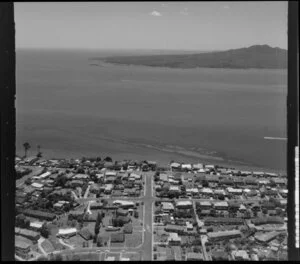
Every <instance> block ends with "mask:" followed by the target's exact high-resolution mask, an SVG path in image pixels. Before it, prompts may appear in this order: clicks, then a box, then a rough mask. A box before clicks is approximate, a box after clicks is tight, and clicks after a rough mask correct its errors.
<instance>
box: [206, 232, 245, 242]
mask: <svg viewBox="0 0 300 264" xmlns="http://www.w3.org/2000/svg"><path fill="white" fill-rule="evenodd" d="M207 236H208V240H209V241H219V240H224V239H231V238H238V237H241V236H242V233H241V231H239V230H227V231H219V232H210V233H208V234H207Z"/></svg>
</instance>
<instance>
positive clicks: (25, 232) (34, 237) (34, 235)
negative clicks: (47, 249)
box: [15, 227, 40, 242]
mask: <svg viewBox="0 0 300 264" xmlns="http://www.w3.org/2000/svg"><path fill="white" fill-rule="evenodd" d="M15 234H16V235H17V236H22V237H26V238H28V239H30V240H31V241H33V242H37V241H38V240H39V238H40V234H39V233H38V232H35V231H32V230H29V229H25V228H19V227H15Z"/></svg>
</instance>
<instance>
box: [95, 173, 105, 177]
mask: <svg viewBox="0 0 300 264" xmlns="http://www.w3.org/2000/svg"><path fill="white" fill-rule="evenodd" d="M96 177H97V178H102V177H104V174H103V173H98V174H96Z"/></svg>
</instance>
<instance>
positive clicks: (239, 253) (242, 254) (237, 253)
mask: <svg viewBox="0 0 300 264" xmlns="http://www.w3.org/2000/svg"><path fill="white" fill-rule="evenodd" d="M231 256H232V258H233V259H234V260H243V261H244V260H250V258H249V255H248V253H247V251H246V250H234V251H232V252H231Z"/></svg>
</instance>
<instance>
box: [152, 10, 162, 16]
mask: <svg viewBox="0 0 300 264" xmlns="http://www.w3.org/2000/svg"><path fill="white" fill-rule="evenodd" d="M150 15H151V16H155V17H159V16H162V14H161V13H160V12H158V11H156V10H154V11H152V12H151V13H150Z"/></svg>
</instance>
